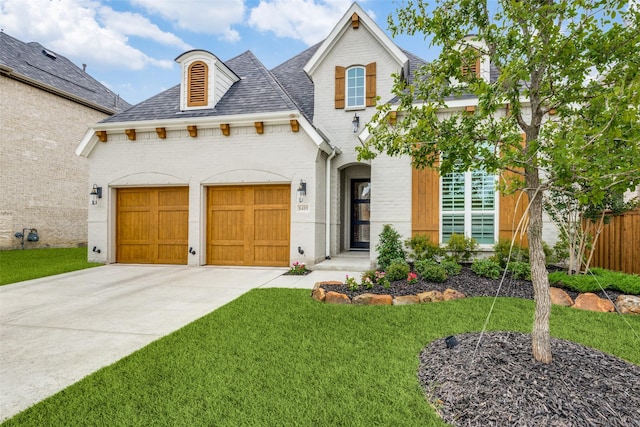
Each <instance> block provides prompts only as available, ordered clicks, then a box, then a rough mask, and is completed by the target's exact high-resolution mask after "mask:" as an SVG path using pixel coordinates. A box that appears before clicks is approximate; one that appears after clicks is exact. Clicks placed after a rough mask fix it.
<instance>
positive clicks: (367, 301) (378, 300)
mask: <svg viewBox="0 0 640 427" xmlns="http://www.w3.org/2000/svg"><path fill="white" fill-rule="evenodd" d="M352 302H353V304H356V305H391V304H393V298H392V297H391V295H376V294H362V295H358V296H355V297H353V301H352Z"/></svg>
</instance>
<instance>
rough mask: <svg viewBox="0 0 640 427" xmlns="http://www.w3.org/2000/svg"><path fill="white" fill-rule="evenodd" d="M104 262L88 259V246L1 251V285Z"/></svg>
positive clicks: (80, 268)
mask: <svg viewBox="0 0 640 427" xmlns="http://www.w3.org/2000/svg"><path fill="white" fill-rule="evenodd" d="M98 265H102V264H96V263H91V262H88V261H87V248H48V249H25V250H22V249H18V250H14V251H0V285H6V284H9V283H15V282H22V281H23V280H30V279H38V278H40V277H46V276H52V275H54V274H60V273H67V272H69V271H75V270H82V269H83V268H89V267H95V266H98Z"/></svg>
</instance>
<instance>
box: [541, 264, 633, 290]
mask: <svg viewBox="0 0 640 427" xmlns="http://www.w3.org/2000/svg"><path fill="white" fill-rule="evenodd" d="M549 283H551V284H552V285H556V284H561V285H562V286H564V287H566V288H569V289H571V290H574V291H576V292H598V291H599V290H601V289H612V290H616V291H620V292H622V293H624V294H628V295H640V276H638V275H637V274H626V273H621V272H619V271H611V270H605V269H603V268H592V269H590V270H589V273H587V274H572V275H571V276H569V275H567V273H565V272H563V271H556V272H553V273H549Z"/></svg>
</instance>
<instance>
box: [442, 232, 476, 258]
mask: <svg viewBox="0 0 640 427" xmlns="http://www.w3.org/2000/svg"><path fill="white" fill-rule="evenodd" d="M446 250H447V251H448V252H449V257H448V259H450V260H453V261H455V262H457V263H460V262H469V261H470V260H471V257H472V256H474V255H475V254H476V253H477V252H478V242H476V239H474V238H472V237H464V236H463V235H461V234H456V233H453V234H452V235H451V236H450V237H449V242H447V248H446Z"/></svg>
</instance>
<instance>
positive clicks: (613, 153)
mask: <svg viewBox="0 0 640 427" xmlns="http://www.w3.org/2000/svg"><path fill="white" fill-rule="evenodd" d="M433 3H434V5H433V8H432V7H431V6H430V5H429V4H428V2H427V1H423V0H415V1H411V0H409V1H408V2H407V6H406V7H404V8H403V9H400V10H399V11H398V12H397V18H396V20H395V22H394V20H393V18H391V17H390V22H389V24H390V28H391V30H392V31H393V33H394V34H398V33H401V32H404V33H407V34H409V35H415V34H418V33H424V34H425V38H426V37H427V36H428V37H430V38H431V44H432V46H437V47H439V48H440V55H439V57H438V58H437V59H436V60H434V61H433V62H431V63H429V64H427V65H425V66H423V67H422V68H421V69H420V70H418V71H417V72H416V77H415V78H414V79H413V81H411V82H409V81H407V80H406V79H404V78H402V77H401V76H396V80H395V85H394V94H395V95H396V96H397V98H398V102H397V103H396V104H394V105H389V104H384V105H380V106H379V107H378V112H377V114H376V116H375V117H374V118H373V121H372V124H370V125H369V129H370V132H371V135H372V136H371V138H369V139H368V140H367V141H366V142H364V143H363V146H362V147H359V156H360V158H362V159H372V158H373V157H375V155H376V154H377V153H381V152H384V153H387V154H389V155H408V156H411V158H412V161H413V165H414V166H415V167H418V168H423V167H433V168H437V169H438V170H439V171H440V173H441V174H446V173H450V172H452V171H459V170H469V169H476V168H477V169H484V170H486V171H488V172H494V173H500V172H504V171H509V172H511V174H510V175H511V176H515V177H517V178H516V179H512V180H511V181H512V182H510V183H509V185H507V186H505V188H503V190H505V189H506V187H509V188H510V189H512V190H521V191H524V192H525V193H526V195H527V196H528V202H529V205H528V211H529V222H528V225H527V235H528V240H529V248H530V262H531V277H532V282H533V287H534V298H535V303H536V309H535V319H534V325H533V331H532V351H533V356H534V358H535V360H537V361H540V362H543V363H551V360H552V355H551V346H550V334H549V315H550V311H551V302H550V294H549V282H548V277H547V270H546V265H545V256H544V251H543V246H542V225H543V216H542V213H543V194H544V193H545V191H548V190H549V189H550V188H552V187H556V188H562V189H565V190H568V189H569V188H571V186H572V185H574V184H575V183H576V182H577V183H579V184H580V188H582V189H583V192H582V193H581V194H579V195H578V197H579V198H580V199H582V200H584V201H588V202H589V203H595V204H598V203H599V201H600V200H602V199H603V198H604V197H605V194H606V193H607V191H608V190H610V189H616V190H619V189H620V188H632V187H634V186H636V185H637V184H638V183H640V176H639V175H640V147H639V140H640V139H639V134H640V132H639V125H638V119H639V115H640V111H639V107H638V105H639V96H640V81H639V78H640V77H639V76H640V74H639V71H638V67H639V65H640V49H639V48H638V46H639V42H640V33H639V30H638V29H639V28H640V20H639V19H638V18H639V17H638V11H637V10H634V9H633V8H630V7H629V6H628V5H627V1H625V0H531V1H518V0H499V1H498V2H497V3H498V5H497V6H496V8H495V10H493V9H491V10H490V9H489V8H488V6H487V2H486V1H485V0H436V1H434V2H433ZM469 34H474V36H468V35H469ZM478 57H480V58H486V60H488V61H489V62H490V63H491V67H492V70H493V71H494V72H492V73H491V77H492V78H489V74H490V73H489V70H488V69H487V62H486V61H483V62H482V63H480V64H479V63H478V62H477V60H478ZM478 65H480V69H481V70H480V71H481V72H479V73H476V72H474V71H477V68H478ZM483 68H484V69H483ZM463 95H464V96H463ZM469 95H473V97H469ZM470 98H473V99H475V100H476V101H477V106H476V108H475V111H474V112H473V113H469V112H467V111H464V109H463V110H460V109H458V110H456V109H453V108H448V104H451V103H453V102H456V101H458V104H459V105H464V104H461V103H460V102H459V100H460V99H467V100H469V99H470ZM469 102H472V100H471V101H469ZM392 108H397V120H396V121H393V122H392V121H390V120H386V117H387V115H388V113H389V112H390V111H391V109H392ZM394 122H395V124H392V123H394Z"/></svg>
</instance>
